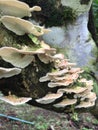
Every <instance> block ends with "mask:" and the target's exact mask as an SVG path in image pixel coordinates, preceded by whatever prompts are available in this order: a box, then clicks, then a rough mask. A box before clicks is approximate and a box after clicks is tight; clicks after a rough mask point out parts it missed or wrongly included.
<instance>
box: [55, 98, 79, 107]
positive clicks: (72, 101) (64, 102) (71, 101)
mask: <svg viewBox="0 0 98 130" xmlns="http://www.w3.org/2000/svg"><path fill="white" fill-rule="evenodd" d="M76 102H77V99H68V98H65V99H63V100H62V101H61V102H59V103H57V104H54V105H53V106H54V107H57V108H60V107H66V106H68V105H73V104H75V103H76Z"/></svg>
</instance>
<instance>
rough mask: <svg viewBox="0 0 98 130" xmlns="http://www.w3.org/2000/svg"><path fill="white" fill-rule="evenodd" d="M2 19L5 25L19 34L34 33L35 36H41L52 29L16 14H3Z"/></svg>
mask: <svg viewBox="0 0 98 130" xmlns="http://www.w3.org/2000/svg"><path fill="white" fill-rule="evenodd" d="M0 21H1V22H2V23H3V24H4V26H5V27H6V28H7V29H8V30H10V31H12V32H14V33H15V34H17V35H24V34H33V35H35V36H41V35H43V34H44V33H48V32H49V31H50V30H49V29H45V28H44V27H40V26H37V25H34V24H33V23H31V22H29V21H27V20H24V19H21V18H18V17H14V16H2V17H1V19H0Z"/></svg>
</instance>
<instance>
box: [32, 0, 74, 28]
mask: <svg viewBox="0 0 98 130" xmlns="http://www.w3.org/2000/svg"><path fill="white" fill-rule="evenodd" d="M32 3H33V5H39V6H41V8H42V11H41V12H35V13H33V18H34V19H36V18H37V20H40V21H41V22H42V23H41V24H42V25H46V27H51V26H61V25H66V24H67V21H68V22H73V21H74V20H75V19H76V13H75V12H74V11H73V10H72V9H71V8H69V7H65V6H62V5H61V4H60V2H59V1H56V0H47V1H46V0H34V1H33V2H32Z"/></svg>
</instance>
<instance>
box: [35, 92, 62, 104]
mask: <svg viewBox="0 0 98 130" xmlns="http://www.w3.org/2000/svg"><path fill="white" fill-rule="evenodd" d="M62 95H63V94H62V93H49V94H47V95H46V96H44V97H42V98H40V99H36V102H38V103H41V104H49V103H52V102H54V101H55V100H56V99H58V98H60V97H62Z"/></svg>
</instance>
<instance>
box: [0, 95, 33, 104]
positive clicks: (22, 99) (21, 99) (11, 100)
mask: <svg viewBox="0 0 98 130" xmlns="http://www.w3.org/2000/svg"><path fill="white" fill-rule="evenodd" d="M31 99H32V98H31V97H16V96H15V95H11V94H10V95H8V96H1V97H0V100H2V101H5V102H7V103H9V104H11V105H21V104H24V103H26V102H28V101H30V100H31Z"/></svg>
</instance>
